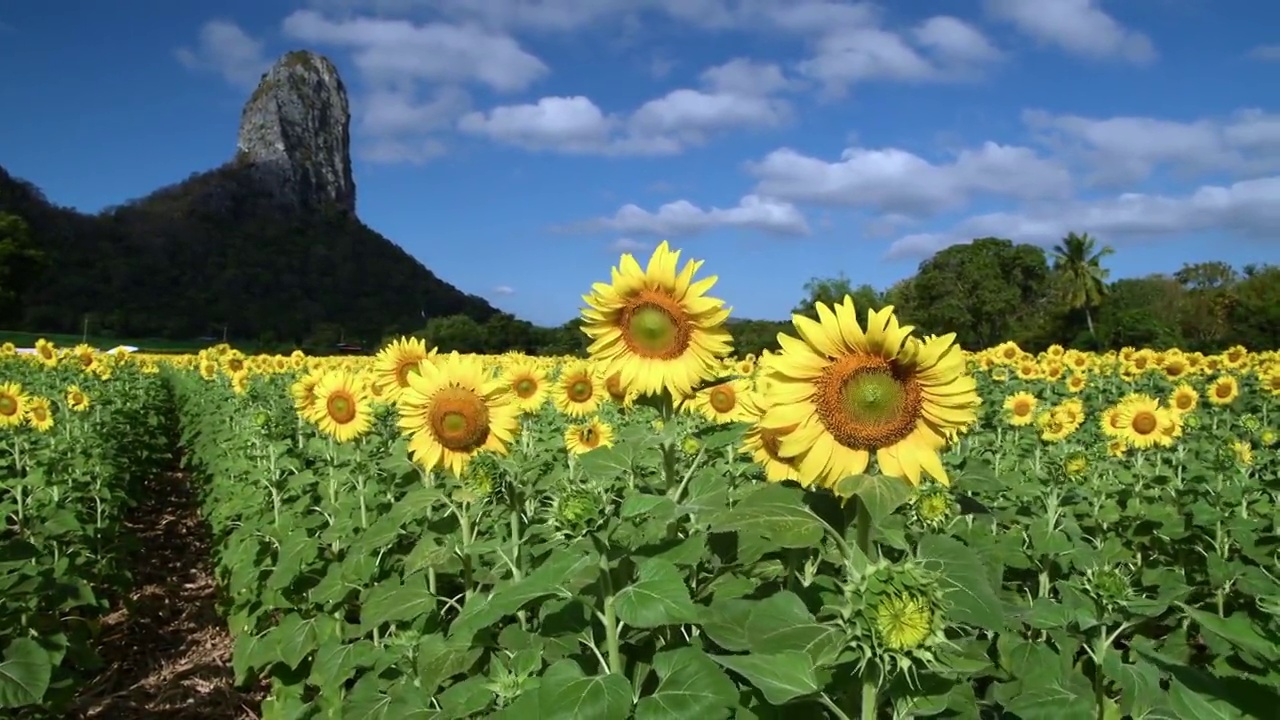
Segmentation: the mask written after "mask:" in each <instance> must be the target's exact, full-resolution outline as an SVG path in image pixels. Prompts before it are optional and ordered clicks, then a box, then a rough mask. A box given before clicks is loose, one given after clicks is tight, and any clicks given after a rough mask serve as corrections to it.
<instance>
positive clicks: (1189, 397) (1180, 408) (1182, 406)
mask: <svg viewBox="0 0 1280 720" xmlns="http://www.w3.org/2000/svg"><path fill="white" fill-rule="evenodd" d="M1199 403H1200V393H1198V392H1196V389H1195V388H1193V387H1191V386H1190V385H1188V384H1187V383H1182V384H1180V385H1178V386H1177V387H1176V388H1174V389H1173V393H1172V394H1171V395H1170V396H1169V407H1170V408H1171V409H1172V410H1173V411H1174V412H1178V413H1189V412H1191V411H1192V410H1195V409H1196V405H1198V404H1199Z"/></svg>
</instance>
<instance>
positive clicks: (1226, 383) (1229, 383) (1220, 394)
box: [1208, 375, 1240, 405]
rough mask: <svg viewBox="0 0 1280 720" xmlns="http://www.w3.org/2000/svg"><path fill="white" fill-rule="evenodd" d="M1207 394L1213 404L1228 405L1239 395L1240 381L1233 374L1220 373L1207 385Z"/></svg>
mask: <svg viewBox="0 0 1280 720" xmlns="http://www.w3.org/2000/svg"><path fill="white" fill-rule="evenodd" d="M1208 396H1209V402H1210V403H1211V404H1213V405H1230V404H1231V403H1233V402H1235V400H1236V398H1238V397H1240V383H1239V382H1237V381H1236V379H1235V376H1234V375H1222V376H1220V377H1218V378H1217V379H1216V380H1214V381H1213V383H1212V384H1210V385H1209V391H1208Z"/></svg>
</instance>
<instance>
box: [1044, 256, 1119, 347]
mask: <svg viewBox="0 0 1280 720" xmlns="http://www.w3.org/2000/svg"><path fill="white" fill-rule="evenodd" d="M1114 252H1115V250H1113V249H1112V248H1111V246H1110V245H1103V246H1102V248H1101V249H1099V248H1098V247H1097V242H1096V241H1095V240H1094V239H1093V238H1091V237H1089V233H1084V234H1083V235H1077V234H1075V233H1073V232H1072V233H1067V236H1066V237H1065V238H1063V239H1062V242H1060V243H1058V244H1057V245H1054V246H1053V270H1054V272H1056V273H1057V274H1058V276H1059V277H1060V278H1062V280H1063V281H1064V289H1065V293H1066V301H1067V305H1068V307H1070V308H1071V309H1072V310H1084V319H1085V322H1087V323H1088V324H1089V335H1090V336H1092V337H1093V338H1094V339H1095V340H1096V339H1097V334H1096V333H1094V331H1093V312H1092V310H1093V308H1096V307H1098V305H1099V304H1101V302H1102V298H1103V297H1104V296H1105V295H1106V294H1107V276H1108V275H1110V274H1111V271H1110V270H1107V269H1106V268H1104V267H1102V258H1104V257H1106V256H1108V255H1110V254H1112V253H1114Z"/></svg>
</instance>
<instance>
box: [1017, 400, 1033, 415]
mask: <svg viewBox="0 0 1280 720" xmlns="http://www.w3.org/2000/svg"><path fill="white" fill-rule="evenodd" d="M1013 414H1014V415H1016V416H1018V417H1026V416H1027V415H1030V414H1031V403H1029V402H1027V401H1026V400H1018V401H1017V402H1015V403H1014V404H1013Z"/></svg>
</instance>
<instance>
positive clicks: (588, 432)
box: [580, 427, 598, 445]
mask: <svg viewBox="0 0 1280 720" xmlns="http://www.w3.org/2000/svg"><path fill="white" fill-rule="evenodd" d="M580 437H581V439H582V444H583V445H595V444H596V440H597V439H598V436H597V435H596V431H595V428H589V427H585V428H582V432H581V433H580Z"/></svg>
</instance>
